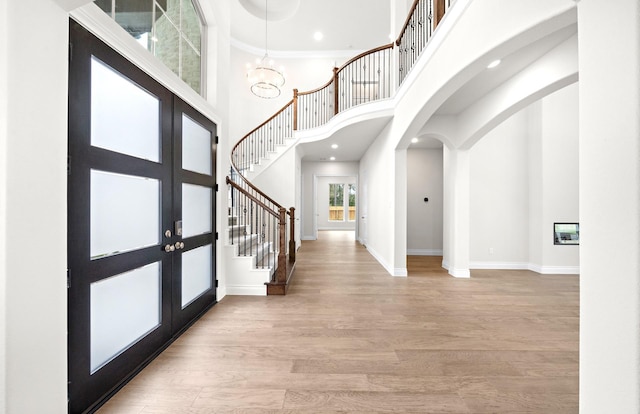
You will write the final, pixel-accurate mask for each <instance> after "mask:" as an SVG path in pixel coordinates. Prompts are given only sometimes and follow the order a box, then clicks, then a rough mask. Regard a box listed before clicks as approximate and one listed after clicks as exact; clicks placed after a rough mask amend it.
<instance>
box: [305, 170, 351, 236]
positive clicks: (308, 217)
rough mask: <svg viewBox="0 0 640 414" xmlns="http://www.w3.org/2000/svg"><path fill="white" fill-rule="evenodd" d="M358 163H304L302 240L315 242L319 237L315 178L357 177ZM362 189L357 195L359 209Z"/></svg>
mask: <svg viewBox="0 0 640 414" xmlns="http://www.w3.org/2000/svg"><path fill="white" fill-rule="evenodd" d="M357 175H358V163H357V162H310V161H303V162H302V206H301V209H302V210H301V220H302V225H301V227H302V239H303V240H315V239H316V237H317V235H316V234H315V232H314V228H313V220H314V218H313V215H314V214H315V213H314V177H322V176H334V177H345V176H357ZM359 193H360V188H358V194H357V195H356V204H358V206H357V208H359V206H360V202H361V201H360V194H359Z"/></svg>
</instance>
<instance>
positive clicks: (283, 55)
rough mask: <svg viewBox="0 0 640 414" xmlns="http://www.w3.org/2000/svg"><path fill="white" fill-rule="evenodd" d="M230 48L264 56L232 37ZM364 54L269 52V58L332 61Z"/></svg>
mask: <svg viewBox="0 0 640 414" xmlns="http://www.w3.org/2000/svg"><path fill="white" fill-rule="evenodd" d="M231 46H232V47H234V48H236V49H239V50H242V51H243V52H247V53H249V54H252V55H256V56H264V48H260V47H255V46H251V45H249V44H247V43H244V42H242V41H240V40H238V39H236V38H234V37H233V36H232V37H231ZM362 52H364V50H356V49H346V50H271V49H269V57H272V58H274V59H332V58H352V57H354V56H357V55H359V54H360V53H362Z"/></svg>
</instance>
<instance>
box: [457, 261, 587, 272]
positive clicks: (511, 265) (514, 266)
mask: <svg viewBox="0 0 640 414" xmlns="http://www.w3.org/2000/svg"><path fill="white" fill-rule="evenodd" d="M469 268H470V269H477V270H530V271H532V272H536V273H540V274H541V275H579V274H580V266H540V265H538V264H533V263H522V262H471V263H470V264H469Z"/></svg>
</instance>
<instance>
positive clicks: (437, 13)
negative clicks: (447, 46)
mask: <svg viewBox="0 0 640 414" xmlns="http://www.w3.org/2000/svg"><path fill="white" fill-rule="evenodd" d="M444 1H445V0H434V1H433V9H434V10H433V16H434V19H435V21H434V24H433V29H434V30H435V28H436V27H437V26H438V24H440V20H442V17H443V16H444V11H445V5H444Z"/></svg>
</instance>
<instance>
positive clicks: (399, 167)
mask: <svg viewBox="0 0 640 414" xmlns="http://www.w3.org/2000/svg"><path fill="white" fill-rule="evenodd" d="M395 180H396V182H395V190H394V210H395V214H394V215H393V218H394V225H393V229H394V233H395V234H394V243H393V275H394V276H407V274H408V273H407V150H406V149H399V150H396V153H395Z"/></svg>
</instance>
